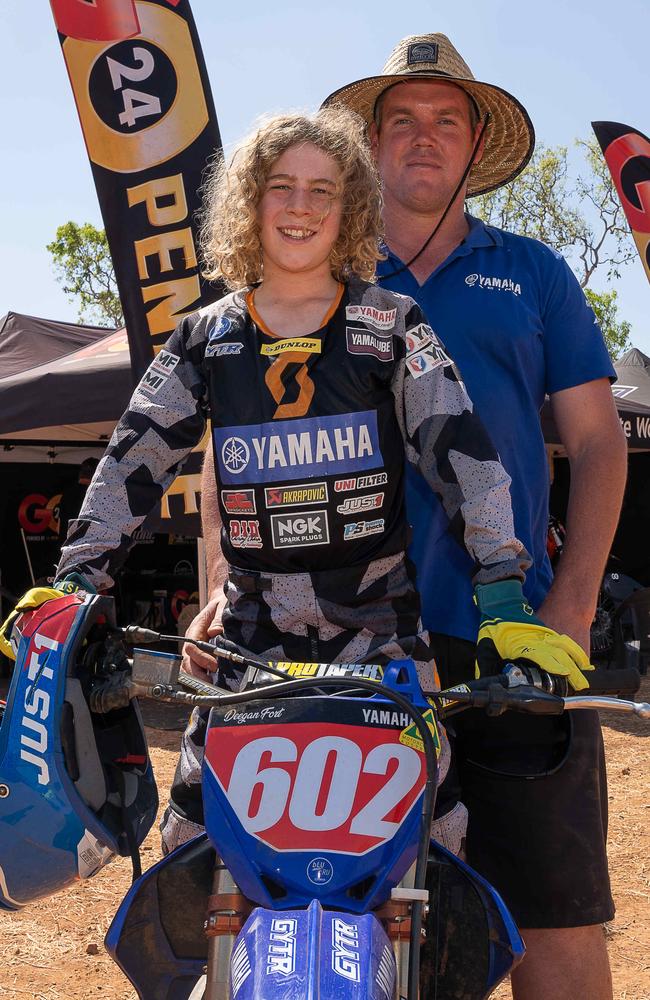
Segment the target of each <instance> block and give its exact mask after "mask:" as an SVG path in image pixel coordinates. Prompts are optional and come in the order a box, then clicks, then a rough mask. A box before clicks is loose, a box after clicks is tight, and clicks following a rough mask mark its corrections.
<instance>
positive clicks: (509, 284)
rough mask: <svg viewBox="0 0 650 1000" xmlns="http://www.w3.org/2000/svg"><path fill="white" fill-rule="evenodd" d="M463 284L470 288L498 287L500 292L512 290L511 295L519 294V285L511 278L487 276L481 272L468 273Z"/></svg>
mask: <svg viewBox="0 0 650 1000" xmlns="http://www.w3.org/2000/svg"><path fill="white" fill-rule="evenodd" d="M465 284H466V285H469V287H470V288H473V287H474V286H477V287H478V288H489V289H490V290H491V289H493V288H498V289H499V290H500V291H502V292H512V294H513V295H521V285H520V284H519V282H518V281H513V280H512V278H488V277H486V276H485V275H483V274H468V275H467V277H466V278H465Z"/></svg>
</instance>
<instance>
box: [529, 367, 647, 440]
mask: <svg viewBox="0 0 650 1000" xmlns="http://www.w3.org/2000/svg"><path fill="white" fill-rule="evenodd" d="M614 370H615V372H616V376H617V377H616V382H614V384H613V385H612V393H613V395H614V402H615V403H616V409H617V410H618V416H619V419H620V421H621V426H622V428H623V430H624V432H625V436H626V438H627V445H628V448H629V450H630V451H650V358H649V357H648V356H647V355H645V354H644V353H643V351H640V350H639V349H638V348H636V347H632V348H631V349H630V350H629V351H628V352H627V353H626V354H624V355H623V357H622V358H619V360H618V361H617V362H615V364H614ZM542 430H543V432H544V440H545V441H546V444H547V446H548V449H549V453H550V454H552V455H553V456H561V455H563V454H564V451H563V448H562V445H561V444H560V435H559V434H558V431H557V428H556V426H555V421H554V420H553V414H552V413H551V407H550V404H549V401H548V398H547V399H546V402H545V403H544V406H543V408H542Z"/></svg>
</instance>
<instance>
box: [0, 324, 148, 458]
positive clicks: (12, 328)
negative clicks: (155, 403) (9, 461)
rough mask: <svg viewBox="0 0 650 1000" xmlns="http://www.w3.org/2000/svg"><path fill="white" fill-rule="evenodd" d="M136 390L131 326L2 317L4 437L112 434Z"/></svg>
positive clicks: (47, 439) (0, 437)
mask: <svg viewBox="0 0 650 1000" xmlns="http://www.w3.org/2000/svg"><path fill="white" fill-rule="evenodd" d="M131 390H132V379H131V363H130V355H129V348H128V342H127V336H126V330H107V329H106V327H97V326H82V325H79V324H75V323H58V322H55V321H54V320H47V319H40V318H38V317H36V316H23V315H21V314H19V313H14V312H9V313H7V315H6V316H5V317H4V318H3V319H2V320H0V441H5V442H6V441H8V440H11V441H20V442H22V443H25V442H26V441H30V442H37V441H38V442H44V443H53V442H70V443H71V442H73V441H74V442H78V443H84V444H86V445H87V444H89V443H91V442H93V441H95V442H101V441H106V440H107V439H108V437H109V436H110V433H111V431H112V429H113V427H114V425H115V423H116V422H117V421H118V420H119V418H120V416H121V414H122V413H123V411H124V410H125V408H126V405H127V403H128V400H129V396H130V394H131Z"/></svg>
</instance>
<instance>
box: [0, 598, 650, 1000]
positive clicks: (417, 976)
mask: <svg viewBox="0 0 650 1000" xmlns="http://www.w3.org/2000/svg"><path fill="white" fill-rule="evenodd" d="M18 632H19V633H20V639H19V640H18V645H19V648H18V657H17V665H16V671H15V673H14V679H13V680H12V688H11V690H10V695H9V700H8V704H7V712H6V713H5V719H4V720H3V725H2V729H1V730H0V753H3V752H4V751H5V750H6V748H7V747H8V746H9V745H10V741H11V739H12V736H13V738H14V740H15V743H13V744H11V745H13V746H20V745H22V748H23V749H26V752H27V756H28V757H29V756H31V758H32V759H31V760H26V759H22V758H21V766H22V768H23V769H22V770H21V769H20V767H19V766H18V762H17V760H16V759H15V755H14V757H12V758H11V759H9V758H8V757H7V754H6V753H4V766H3V771H2V774H3V782H6V783H5V784H3V785H2V786H0V822H3V823H4V824H5V830H11V831H12V832H13V831H15V830H16V829H19V830H20V829H21V824H23V823H25V822H27V820H26V819H25V817H28V819H29V831H30V832H29V835H28V836H29V837H30V838H31V840H30V841H29V851H25V850H24V849H23V845H24V844H25V843H26V842H27V839H26V838H27V834H25V833H23V840H22V842H21V844H20V845H18V844H13V845H12V844H9V843H8V840H9V838H7V840H6V841H5V844H6V848H0V902H2V903H3V905H4V906H6V907H10V908H13V907H14V906H18V905H22V903H24V902H28V901H29V898H36V896H38V895H41V896H42V895H46V894H51V893H52V892H53V891H56V889H57V888H58V887H60V886H61V885H63V884H65V883H64V882H63V881H62V877H61V876H59V877H58V881H57V877H55V872H54V859H56V863H57V864H58V865H59V869H61V856H62V854H61V852H62V849H63V848H65V850H66V851H67V853H66V854H65V857H66V858H68V856H69V855H72V854H74V858H75V860H76V870H75V871H74V876H75V877H79V875H80V874H81V875H82V877H83V875H86V876H87V875H90V874H93V873H94V872H96V871H98V870H99V868H101V867H102V865H103V864H104V863H105V862H106V861H107V860H108V859H109V857H110V855H111V853H121V854H130V855H131V856H132V857H133V859H134V872H135V874H136V875H137V876H138V877H137V878H136V880H135V881H134V884H133V886H132V887H131V889H130V890H129V892H128V893H127V895H126V897H125V899H124V901H123V902H122V904H121V906H120V908H119V910H118V912H117V914H116V916H115V918H114V920H113V922H112V924H111V926H110V928H109V931H108V933H107V935H106V947H107V949H108V951H109V953H110V954H111V955H112V957H113V958H114V959H115V961H116V962H117V963H118V964H119V966H120V967H121V969H122V970H123V972H124V973H125V975H126V976H127V977H128V979H129V980H130V981H131V983H132V984H133V986H134V987H135V989H136V991H137V993H138V996H139V997H140V998H142V1000H253V998H255V1000H317V998H320V1000H353V998H354V1000H361V998H364V1000H394V998H395V997H399V998H406V1000H417V998H418V997H419V996H422V997H425V996H426V997H429V996H435V997H436V998H437V1000H452V998H464V1000H481V998H486V997H488V996H489V995H490V993H491V992H492V991H493V990H494V988H495V987H496V985H497V984H498V983H499V982H500V981H501V980H502V979H503V978H504V977H505V976H506V975H507V974H508V972H509V971H510V970H511V969H512V968H513V967H514V965H515V964H516V963H517V962H519V961H520V960H521V958H522V957H523V954H524V945H523V942H522V939H521V936H520V935H519V932H518V930H517V928H516V926H515V923H514V921H513V920H512V917H511V916H510V914H509V913H508V910H507V907H506V906H505V904H504V903H503V901H502V900H501V899H500V897H499V896H498V894H497V893H496V891H495V890H494V889H493V887H492V886H490V885H489V884H488V883H487V882H486V881H485V880H484V879H482V878H481V876H479V875H478V874H477V873H476V872H474V871H473V870H472V869H471V868H470V867H469V866H468V865H466V864H465V863H464V862H463V861H461V860H460V859H459V858H457V857H455V856H454V855H452V854H450V853H449V852H448V851H446V850H445V849H444V848H443V847H442V846H441V845H439V844H437V843H436V842H435V841H433V840H431V837H430V828H431V820H432V816H433V809H434V804H435V793H436V779H437V755H438V751H439V749H440V736H439V730H438V723H439V721H442V720H444V719H445V718H447V717H449V716H452V715H453V714H455V713H457V712H459V711H461V710H463V709H465V708H467V707H475V708H476V707H479V708H483V709H484V710H485V711H487V712H488V713H490V714H494V715H498V714H501V713H502V712H503V711H506V710H515V711H526V712H530V713H534V714H560V713H561V712H563V711H565V710H577V709H582V708H610V709H611V708H614V709H616V710H620V711H627V712H634V713H636V714H637V715H638V716H640V717H642V718H650V705H642V704H637V703H634V702H631V701H621V700H617V699H615V698H611V697H600V696H598V695H596V694H594V692H593V687H592V691H591V692H590V693H589V694H588V695H583V696H579V697H569V696H568V692H567V691H566V689H565V688H563V687H562V682H561V681H558V679H557V678H554V677H551V676H550V675H547V674H543V673H542V672H540V671H537V670H535V669H534V668H531V667H527V666H525V665H506V667H505V669H504V672H503V673H502V674H500V675H499V676H498V677H496V678H486V679H483V680H481V681H477V682H472V683H471V684H466V685H460V686H458V687H456V688H454V689H451V690H447V691H443V692H428V693H426V694H425V693H424V692H423V691H422V690H421V688H420V685H419V683H418V679H417V673H416V671H415V667H414V665H413V663H412V662H411V661H410V660H402V661H395V662H393V663H390V664H388V665H387V666H383V667H382V666H378V665H374V666H373V665H370V664H364V665H356V664H281V665H280V664H272V663H264V662H261V661H258V660H255V659H251V658H245V657H242V656H240V655H239V654H238V653H237V652H235V651H234V650H233V649H232V648H229V647H228V644H227V643H225V642H222V641H220V643H219V647H218V648H217V649H216V650H215V648H214V647H208V648H210V649H211V650H212V651H213V652H215V653H216V654H217V655H218V656H219V657H220V658H223V659H227V660H229V661H230V662H233V663H234V664H236V665H237V666H238V667H240V668H241V669H242V670H243V671H244V675H243V682H242V690H241V691H240V692H238V693H231V692H227V691H225V690H223V691H222V690H218V689H215V687H213V686H211V685H206V684H203V683H202V682H201V681H198V680H196V679H195V678H190V677H188V676H187V675H183V673H182V672H181V671H180V659H179V657H178V656H175V655H173V654H168V653H162V652H157V651H154V650H150V649H143V648H136V649H135V650H134V651H133V653H132V655H131V645H132V644H134V643H138V644H140V646H142V645H143V644H150V643H156V642H161V641H164V640H174V641H177V638H176V637H165V636H161V635H160V634H159V633H156V632H152V631H150V630H147V629H142V628H139V627H132V628H127V629H124V630H119V629H117V628H116V627H115V625H114V619H113V607H112V602H111V601H110V599H108V598H104V597H86V598H84V599H80V598H79V597H77V596H69V597H65V598H62V599H60V600H59V601H52V602H49V603H48V604H47V605H44V607H43V608H42V609H39V610H38V611H37V612H30V613H28V614H26V615H25V616H23V620H22V621H21V622H19V623H18ZM591 678H594V675H591ZM597 683H598V685H599V686H600V685H601V683H602V686H603V689H604V690H606V691H607V692H608V693H609V694H615V693H621V692H622V691H626V692H631V691H633V690H636V687H638V674H637V673H636V672H634V671H632V672H630V671H623V672H617V671H605V672H603V673H602V675H599V676H598V678H597ZM142 697H147V698H154V699H158V700H167V701H172V702H183V703H185V704H187V705H192V706H200V707H201V708H209V709H211V712H210V718H209V724H208V732H207V740H206V751H205V763H204V768H203V798H204V810H205V825H206V832H205V833H204V834H202V835H200V836H198V837H196V838H195V839H193V840H191V841H189V842H188V843H186V844H184V845H182V846H181V847H179V848H178V849H177V850H176V851H174V852H173V853H171V854H169V855H168V856H167V857H165V858H163V859H162V861H160V862H158V863H157V864H156V865H154V866H153V867H152V868H151V869H149V871H147V872H146V873H145V874H143V875H140V874H139V872H138V861H137V847H138V843H139V842H140V841H141V840H142V838H143V836H144V834H145V833H146V831H147V829H148V828H149V827H150V825H151V815H152V801H151V796H150V794H149V792H148V790H150V786H151V775H150V766H149V764H148V760H146V759H145V758H146V744H145V746H144V750H145V754H144V755H143V753H142V750H143V745H142V741H143V739H144V733H143V730H141V727H140V729H139V728H138V726H137V725H135V724H134V719H136V721H137V719H138V718H139V714H138V709H137V699H138V698H142ZM46 701H47V702H48V705H47V708H48V711H46V712H44V711H43V709H44V707H45V702H46ZM36 705H37V706H38V710H37V709H36V708H34V706H36ZM56 705H58V706H59V707H60V711H58V710H57V711H52V709H53V707H54V706H56ZM23 706H24V714H22V716H21V712H22V711H23ZM30 706H31V707H30ZM65 706H68V709H66V708H65ZM26 721H27V722H28V723H34V722H36V721H37V722H38V725H40V726H41V727H42V728H41V730H38V732H41V733H42V738H41V739H39V740H38V743H39V746H42V753H41V754H40V756H39V752H38V751H37V750H35V749H34V747H32V746H29V745H28V746H27V747H26V746H25V743H24V736H25V731H24V730H25V722H26ZM21 725H22V727H23V735H22V736H21V735H20V733H21V729H20V726H21ZM89 726H90V727H92V733H93V734H94V745H95V748H97V747H98V748H99V750H98V752H97V754H96V757H97V760H95V759H93V762H92V767H93V768H95V771H94V778H93V780H94V781H95V782H98V781H99V777H100V772H99V771H97V768H96V764H97V763H99V764H101V766H102V768H103V775H104V780H105V782H106V790H107V795H106V801H105V802H102V801H101V800H102V794H99V793H98V789H97V787H95V786H93V784H92V781H91V780H90V777H89V775H90V771H89V770H88V758H89V757H90V756H92V753H91V744H92V741H90V740H89V738H88V733H89V732H90V731H91V730H90V729H89ZM27 731H28V732H29V734H30V735H29V736H28V740H29V739H32V737H34V740H33V742H34V743H36V738H35V735H36V733H37V730H36V729H34V728H33V726H32V728H30V727H29V726H28V727H27ZM116 734H117V735H116ZM118 737H119V738H118ZM21 741H22V744H21ZM47 746H49V747H50V750H49V751H47ZM107 748H110V752H108V750H107ZM48 753H49V754H50V756H48ZM116 755H117V756H116ZM0 759H2V757H0ZM8 764H10V765H11V766H7V765H8ZM109 765H110V766H109ZM44 768H46V769H47V782H46V784H47V786H48V788H47V795H45V794H44V789H43V788H41V789H40V796H41V802H40V804H39V805H38V809H39V812H38V817H39V824H40V825H39V827H38V831H39V836H40V837H41V840H42V843H43V844H44V843H46V842H47V844H48V845H49V847H48V850H49V854H48V855H47V858H48V859H49V862H50V865H49V871H46V870H45V864H44V857H45V855H43V856H42V857H41V855H38V856H37V855H36V854H35V853H34V847H33V844H34V841H35V839H38V838H36V836H35V832H34V830H35V826H34V820H35V819H36V817H37V813H36V812H35V811H34V809H36V808H37V807H36V806H29V807H28V806H26V805H25V803H26V802H30V803H33V802H34V801H36V800H35V799H34V794H35V793H36V792H39V789H38V788H37V784H38V783H39V782H38V778H39V777H41V778H42V777H43V775H44V773H45V772H44ZM111 768H112V769H113V770H111ZM115 769H117V772H116V773H118V774H119V776H120V777H119V780H118V778H115V775H114V772H115ZM91 770H92V768H91ZM25 774H27V775H29V780H26V778H25ZM111 775H113V777H114V780H113V778H111ZM127 776H128V778H129V780H128V781H127V780H125V779H126V777H127ZM21 780H22V782H23V785H22V787H21V785H20V781H21ZM71 782H72V785H74V786H75V787H74V792H75V794H76V793H79V792H80V791H83V793H84V794H83V796H81V798H83V799H84V805H83V809H86V812H85V813H84V812H83V809H82V806H80V805H79V802H78V801H77V799H75V798H73V797H72V791H71V790H70V788H68V785H70V783H71ZM134 782H135V784H134ZM138 782H139V784H138ZM27 786H29V787H27ZM80 786H83V787H82V788H81V787H80ZM3 787H4V788H8V789H9V793H8V794H7V795H6V796H4V799H3V795H2V788H3ZM142 788H144V789H145V790H147V795H146V796H145V799H146V801H145V803H144V806H143V807H141V808H139V809H136V810H135V811H134V802H136V801H137V800H138V795H139V794H140V793H141V791H142ZM64 793H65V794H64ZM28 795H29V796H31V798H26V796H28ZM93 795H94V804H93V813H92V816H91V815H90V813H89V812H88V809H87V807H88V799H89V797H91V796H93ZM66 796H67V797H66ZM12 798H13V799H14V811H13V812H8V811H7V810H6V809H5V810H4V811H3V808H2V807H3V801H4V803H5V804H6V802H8V801H9V800H10V799H12ZM43 798H46V799H47V800H48V807H49V806H52V803H53V804H54V805H53V811H52V814H51V815H50V813H46V812H45V811H44V809H43V806H42V800H43ZM66 802H67V803H68V804H67V806H66V805H65V803H66ZM70 803H72V805H71V804H70ZM141 805H142V804H141ZM109 806H110V807H111V808H110V809H109ZM145 807H146V808H145ZM30 809H31V810H32V811H31V813H30ZM66 809H67V812H66ZM154 809H155V807H154ZM129 810H131V813H130V812H129ZM73 814H74V816H73ZM71 817H72V818H71ZM120 817H121V822H120ZM73 819H74V822H75V823H77V824H79V823H80V824H81V825H77V826H72V825H71V824H72V822H73ZM98 819H99V820H100V821H101V825H100V826H98V825H97V820H98ZM64 821H65V824H66V825H65V830H64V832H62V830H63V828H62V826H61V824H62V823H63V822H64ZM109 821H110V822H109ZM48 823H49V824H51V829H52V830H54V827H55V826H56V824H57V823H58V827H57V829H56V836H55V837H54V838H53V835H52V833H51V832H48V833H47V836H46V835H45V833H44V832H42V831H44V830H45V829H46V828H48ZM84 824H85V828H84V826H83V825H84ZM93 824H94V825H93ZM111 824H112V825H111ZM48 829H49V828H48ZM82 829H84V832H83V834H82V833H81V830H82ZM64 833H65V836H64ZM79 837H80V839H79V840H77V838H79ZM111 837H112V840H111ZM63 840H66V844H65V845H63V846H62V841H63ZM30 852H31V854H30ZM41 854H42V852H41ZM35 858H37V861H38V863H37V861H35ZM73 867H74V866H73ZM82 868H83V871H82ZM65 874H66V878H68V879H69V877H70V876H71V874H72V868H69V870H66V873H65Z"/></svg>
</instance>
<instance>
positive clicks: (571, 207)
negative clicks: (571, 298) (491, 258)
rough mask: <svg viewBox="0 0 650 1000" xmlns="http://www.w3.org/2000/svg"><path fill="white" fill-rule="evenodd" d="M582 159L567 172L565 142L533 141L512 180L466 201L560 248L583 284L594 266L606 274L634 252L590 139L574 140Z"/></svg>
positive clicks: (485, 215) (615, 272) (613, 274)
mask: <svg viewBox="0 0 650 1000" xmlns="http://www.w3.org/2000/svg"><path fill="white" fill-rule="evenodd" d="M576 145H577V146H578V148H579V149H580V150H581V152H582V154H583V159H584V165H583V167H586V169H582V171H581V172H580V173H578V174H577V176H573V174H572V171H571V169H570V164H569V156H568V149H567V147H566V146H557V147H556V148H552V147H548V146H543V145H538V147H537V149H536V150H535V153H534V154H533V156H532V158H531V161H530V163H529V164H528V166H527V167H526V169H525V170H523V171H522V173H521V174H519V176H518V177H515V179H514V181H512V182H511V183H510V184H507V185H505V186H504V187H501V188H499V189H498V190H496V191H491V192H490V193H489V194H484V195H479V196H478V197H477V198H473V199H472V200H471V203H470V208H471V211H472V212H473V213H474V214H475V215H478V216H479V218H481V219H484V220H485V221H486V222H488V223H490V224H491V225H493V226H498V227H499V228H501V229H507V230H509V231H510V232H513V233H519V234H520V235H522V236H532V237H533V238H535V239H538V240H542V241H543V242H544V243H548V244H549V246H552V247H554V248H555V249H556V250H557V251H558V252H559V253H561V254H563V255H564V256H565V257H566V258H567V260H568V262H569V264H571V266H572V267H573V270H574V271H575V273H576V276H577V278H578V281H579V282H580V285H581V287H582V288H586V287H587V285H588V284H589V281H590V280H591V278H592V276H593V274H594V272H595V271H596V270H597V268H599V267H606V268H607V277H608V278H609V279H612V278H617V277H618V276H619V274H620V268H621V267H622V265H624V264H627V262H628V261H630V260H632V259H633V258H634V257H636V253H637V251H636V248H635V246H634V243H633V242H632V237H631V235H630V230H629V227H628V224H627V222H626V219H625V215H624V212H623V209H622V207H621V203H620V201H619V199H618V195H617V193H616V188H615V187H614V182H613V181H612V178H611V175H610V173H609V170H608V168H607V164H606V163H605V160H604V158H603V156H602V153H601V152H600V149H599V147H598V145H597V143H596V142H595V141H590V142H588V141H585V140H583V139H578V140H576Z"/></svg>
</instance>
